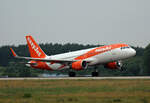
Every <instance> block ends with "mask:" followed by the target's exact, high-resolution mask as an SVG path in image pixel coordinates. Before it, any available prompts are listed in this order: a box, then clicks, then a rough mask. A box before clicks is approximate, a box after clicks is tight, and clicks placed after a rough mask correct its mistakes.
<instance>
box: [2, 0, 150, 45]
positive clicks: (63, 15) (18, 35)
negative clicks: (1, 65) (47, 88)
mask: <svg viewBox="0 0 150 103" xmlns="http://www.w3.org/2000/svg"><path fill="white" fill-rule="evenodd" d="M149 5H150V0H0V46H3V45H20V44H26V40H25V36H26V35H32V36H33V37H34V38H35V40H36V41H37V42H38V43H61V44H64V43H79V44H95V45H97V44H99V45H101V44H105V45H106V44H114V43H126V44H129V45H132V46H139V47H146V46H147V45H148V44H149V43H150V6H149Z"/></svg>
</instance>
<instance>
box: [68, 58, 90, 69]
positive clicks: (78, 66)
mask: <svg viewBox="0 0 150 103" xmlns="http://www.w3.org/2000/svg"><path fill="white" fill-rule="evenodd" d="M87 66H88V65H87V62H86V61H82V60H80V61H77V62H73V63H72V65H71V67H72V69H74V70H82V69H86V68H87Z"/></svg>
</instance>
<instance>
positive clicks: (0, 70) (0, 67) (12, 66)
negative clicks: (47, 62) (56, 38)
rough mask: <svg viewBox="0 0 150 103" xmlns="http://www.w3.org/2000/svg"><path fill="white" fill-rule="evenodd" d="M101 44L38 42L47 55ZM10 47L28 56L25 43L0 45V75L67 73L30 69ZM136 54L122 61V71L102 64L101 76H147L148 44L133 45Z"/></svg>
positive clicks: (81, 73) (84, 72)
mask: <svg viewBox="0 0 150 103" xmlns="http://www.w3.org/2000/svg"><path fill="white" fill-rule="evenodd" d="M97 46H102V45H82V44H74V43H66V44H58V43H55V44H53V43H46V44H40V47H41V48H42V49H43V51H44V52H45V53H46V54H47V55H55V54H59V53H65V52H70V51H75V50H80V49H87V48H91V47H97ZM10 47H12V48H13V49H14V50H15V51H16V53H17V54H18V55H20V56H30V54H29V51H28V47H27V45H19V46H14V45H10V46H2V47H0V58H1V59H0V77H4V76H8V77H36V76H39V75H40V74H43V73H47V74H57V75H59V74H68V71H67V70H62V71H46V70H40V69H32V68H29V67H26V66H25V65H24V64H20V63H17V62H20V60H16V59H14V58H13V56H12V53H11V51H10ZM133 48H134V49H135V50H136V52H137V54H136V56H135V57H132V58H129V59H127V60H124V61H123V66H124V68H125V70H124V71H120V70H111V69H106V68H104V67H103V66H99V68H98V70H99V72H100V75H101V76H147V75H150V63H149V61H150V44H149V45H148V46H147V47H146V48H142V47H133ZM23 62H27V61H23ZM92 69H93V68H88V69H86V70H83V71H78V72H77V74H78V75H89V74H91V72H92Z"/></svg>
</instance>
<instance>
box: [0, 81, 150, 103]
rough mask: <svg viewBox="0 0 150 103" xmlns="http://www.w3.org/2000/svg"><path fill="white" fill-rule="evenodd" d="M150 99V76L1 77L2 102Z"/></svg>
mask: <svg viewBox="0 0 150 103" xmlns="http://www.w3.org/2000/svg"><path fill="white" fill-rule="evenodd" d="M91 102H93V103H150V80H144V79H143V80H142V79H140V80H90V79H89V80H11V81H10V80H8V81H0V103H91Z"/></svg>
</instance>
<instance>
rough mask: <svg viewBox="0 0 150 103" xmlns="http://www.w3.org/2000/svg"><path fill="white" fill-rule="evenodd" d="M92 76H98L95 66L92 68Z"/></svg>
mask: <svg viewBox="0 0 150 103" xmlns="http://www.w3.org/2000/svg"><path fill="white" fill-rule="evenodd" d="M91 75H92V77H98V76H99V72H98V70H97V66H96V67H95V68H94V71H93V72H92V74H91Z"/></svg>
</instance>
